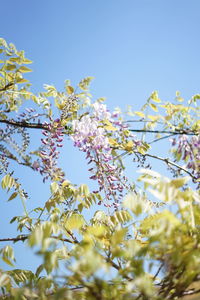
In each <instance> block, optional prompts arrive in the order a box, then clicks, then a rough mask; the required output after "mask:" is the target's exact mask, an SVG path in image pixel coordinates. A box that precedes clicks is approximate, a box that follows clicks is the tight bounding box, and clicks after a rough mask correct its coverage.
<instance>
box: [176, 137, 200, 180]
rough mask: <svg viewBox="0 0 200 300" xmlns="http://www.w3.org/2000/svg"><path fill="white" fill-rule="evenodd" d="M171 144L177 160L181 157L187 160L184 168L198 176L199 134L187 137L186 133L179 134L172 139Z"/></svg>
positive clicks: (199, 162)
mask: <svg viewBox="0 0 200 300" xmlns="http://www.w3.org/2000/svg"><path fill="white" fill-rule="evenodd" d="M172 146H176V148H174V149H173V152H174V154H175V157H176V159H177V160H180V159H183V160H184V161H185V162H187V165H186V168H188V169H190V170H191V173H192V174H193V176H194V177H195V178H196V179H199V178H200V135H195V136H192V137H191V138H189V137H188V136H187V135H182V136H179V138H178V139H177V140H176V139H175V138H174V139H172Z"/></svg>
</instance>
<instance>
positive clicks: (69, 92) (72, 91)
mask: <svg viewBox="0 0 200 300" xmlns="http://www.w3.org/2000/svg"><path fill="white" fill-rule="evenodd" d="M66 90H67V93H68V94H73V93H74V88H73V87H72V86H70V85H68V86H67V87H66Z"/></svg>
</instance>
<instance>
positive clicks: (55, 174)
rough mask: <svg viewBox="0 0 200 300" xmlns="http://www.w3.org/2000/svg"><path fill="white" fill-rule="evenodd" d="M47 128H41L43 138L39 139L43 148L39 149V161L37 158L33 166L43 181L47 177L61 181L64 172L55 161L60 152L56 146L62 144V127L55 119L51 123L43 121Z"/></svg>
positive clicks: (58, 146)
mask: <svg viewBox="0 0 200 300" xmlns="http://www.w3.org/2000/svg"><path fill="white" fill-rule="evenodd" d="M44 125H45V126H46V127H47V130H43V131H42V134H43V136H44V138H42V139H41V141H42V144H43V149H42V150H41V151H40V153H39V154H40V157H41V163H40V161H39V160H37V161H35V162H34V163H33V168H34V169H35V170H37V171H39V172H40V174H41V175H42V176H44V178H43V181H44V182H45V181H46V180H47V179H48V178H50V179H51V180H57V181H62V180H63V177H64V173H63V171H62V170H61V168H59V167H58V166H57V161H58V158H59V154H60V152H59V151H58V148H60V147H62V146H63V144H62V142H63V135H64V133H63V127H62V126H61V125H60V120H59V119H56V120H55V121H53V122H52V123H50V124H48V123H44Z"/></svg>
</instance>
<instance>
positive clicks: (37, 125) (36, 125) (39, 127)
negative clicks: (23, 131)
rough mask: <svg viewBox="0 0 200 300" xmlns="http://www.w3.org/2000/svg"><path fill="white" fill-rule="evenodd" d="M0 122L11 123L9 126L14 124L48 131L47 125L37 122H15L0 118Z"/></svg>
mask: <svg viewBox="0 0 200 300" xmlns="http://www.w3.org/2000/svg"><path fill="white" fill-rule="evenodd" d="M0 123H4V124H8V125H11V126H16V127H23V128H31V129H43V130H47V131H50V130H49V128H48V126H47V125H44V124H38V123H26V122H17V121H14V120H0Z"/></svg>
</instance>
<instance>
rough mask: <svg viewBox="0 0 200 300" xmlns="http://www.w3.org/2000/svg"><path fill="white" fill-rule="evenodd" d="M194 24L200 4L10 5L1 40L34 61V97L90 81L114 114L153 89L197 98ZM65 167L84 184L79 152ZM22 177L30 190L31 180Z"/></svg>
mask: <svg viewBox="0 0 200 300" xmlns="http://www.w3.org/2000/svg"><path fill="white" fill-rule="evenodd" d="M199 20H200V2H199V0H192V1H186V0H175V1H174V0H167V1H164V0H140V1H139V0H138V1H136V0H104V1H102V0H101V1H100V0H71V1H69V0H58V1H53V0H42V1H39V0H34V1H25V0H20V1H16V0H10V1H3V2H2V3H1V18H0V28H1V30H0V35H1V37H4V38H5V39H6V40H7V41H8V42H13V43H14V44H15V45H16V47H17V48H18V49H23V50H25V53H26V55H27V57H28V58H29V59H31V60H33V62H34V64H33V65H32V69H33V71H34V72H33V73H31V74H29V75H28V77H29V79H30V80H31V82H32V83H33V89H34V91H36V92H38V91H40V90H42V87H43V84H44V83H47V84H53V85H55V86H56V87H57V88H58V89H61V90H62V89H63V83H64V80H65V79H71V81H72V83H73V84H74V85H76V83H78V82H79V81H80V80H81V79H82V78H83V77H85V76H94V77H95V80H94V82H93V84H92V87H91V91H92V94H93V95H94V98H95V97H96V98H97V97H101V96H105V97H106V98H107V105H108V107H110V108H111V109H112V108H114V107H115V106H120V107H122V109H125V107H126V105H127V104H128V105H132V107H133V109H135V110H138V109H139V108H140V107H141V105H143V104H144V102H145V100H146V99H147V98H148V97H149V95H150V94H151V92H152V91H153V90H158V92H159V94H160V97H161V98H162V99H163V100H169V101H172V100H173V99H174V97H175V92H176V91H177V90H179V91H180V92H181V95H182V96H183V97H185V98H186V99H188V98H190V97H191V96H192V95H193V94H195V93H199V81H200V72H199V69H200V62H199V53H200V37H199V28H200V21H199ZM68 151H69V152H68ZM72 158H73V159H72ZM65 163H66V165H67V166H68V168H69V173H70V175H69V176H71V178H72V179H76V178H77V173H76V170H77V169H78V170H80V169H81V170H83V171H82V174H80V172H79V178H77V181H81V180H84V179H85V178H87V175H86V173H85V170H86V168H87V166H85V165H84V162H83V160H82V155H81V154H80V153H78V151H75V150H74V149H73V150H72V149H69V150H68V149H67V151H66V159H65ZM74 166H75V167H74ZM24 172H25V173H24V174H25V176H26V178H24V180H25V181H27V182H26V183H27V186H28V188H30V189H31V186H32V185H33V181H32V180H33V177H32V174H31V173H29V171H24ZM26 172H27V173H26ZM81 176H82V177H81ZM40 180H41V178H38V177H37V176H35V177H34V187H36V188H34V192H32V193H33V200H34V201H38V203H41V201H44V200H43V196H44V195H45V197H46V196H47V194H48V187H44V186H42V185H40ZM38 191H39V192H40V193H38V194H36V192H38ZM2 198H3V197H2ZM1 200H2V199H1ZM4 202H5V201H4ZM1 205H2V212H4V214H5V210H8V211H7V214H10V215H13V214H14V212H15V210H17V207H16V206H17V205H16V204H15V205H16V206H13V205H14V204H13V202H12V203H9V204H7V203H2V204H1ZM38 205H39V204H38ZM8 207H9V208H8ZM3 224H4V220H3V218H2V219H1V226H3ZM13 228H14V227H13ZM13 230H14V229H13ZM4 231H5V234H7V235H9V234H11V231H9V229H7V228H4ZM13 232H14V231H13ZM17 253H18V257H19V258H20V259H19V261H20V260H21V264H20V266H21V265H22V266H23V265H25V266H27V268H29V267H31V268H33V266H34V260H33V261H31V262H30V259H29V256H28V254H27V253H26V254H27V258H25V256H24V252H20V251H19V250H17ZM23 257H24V258H23ZM28 259H29V261H28Z"/></svg>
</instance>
